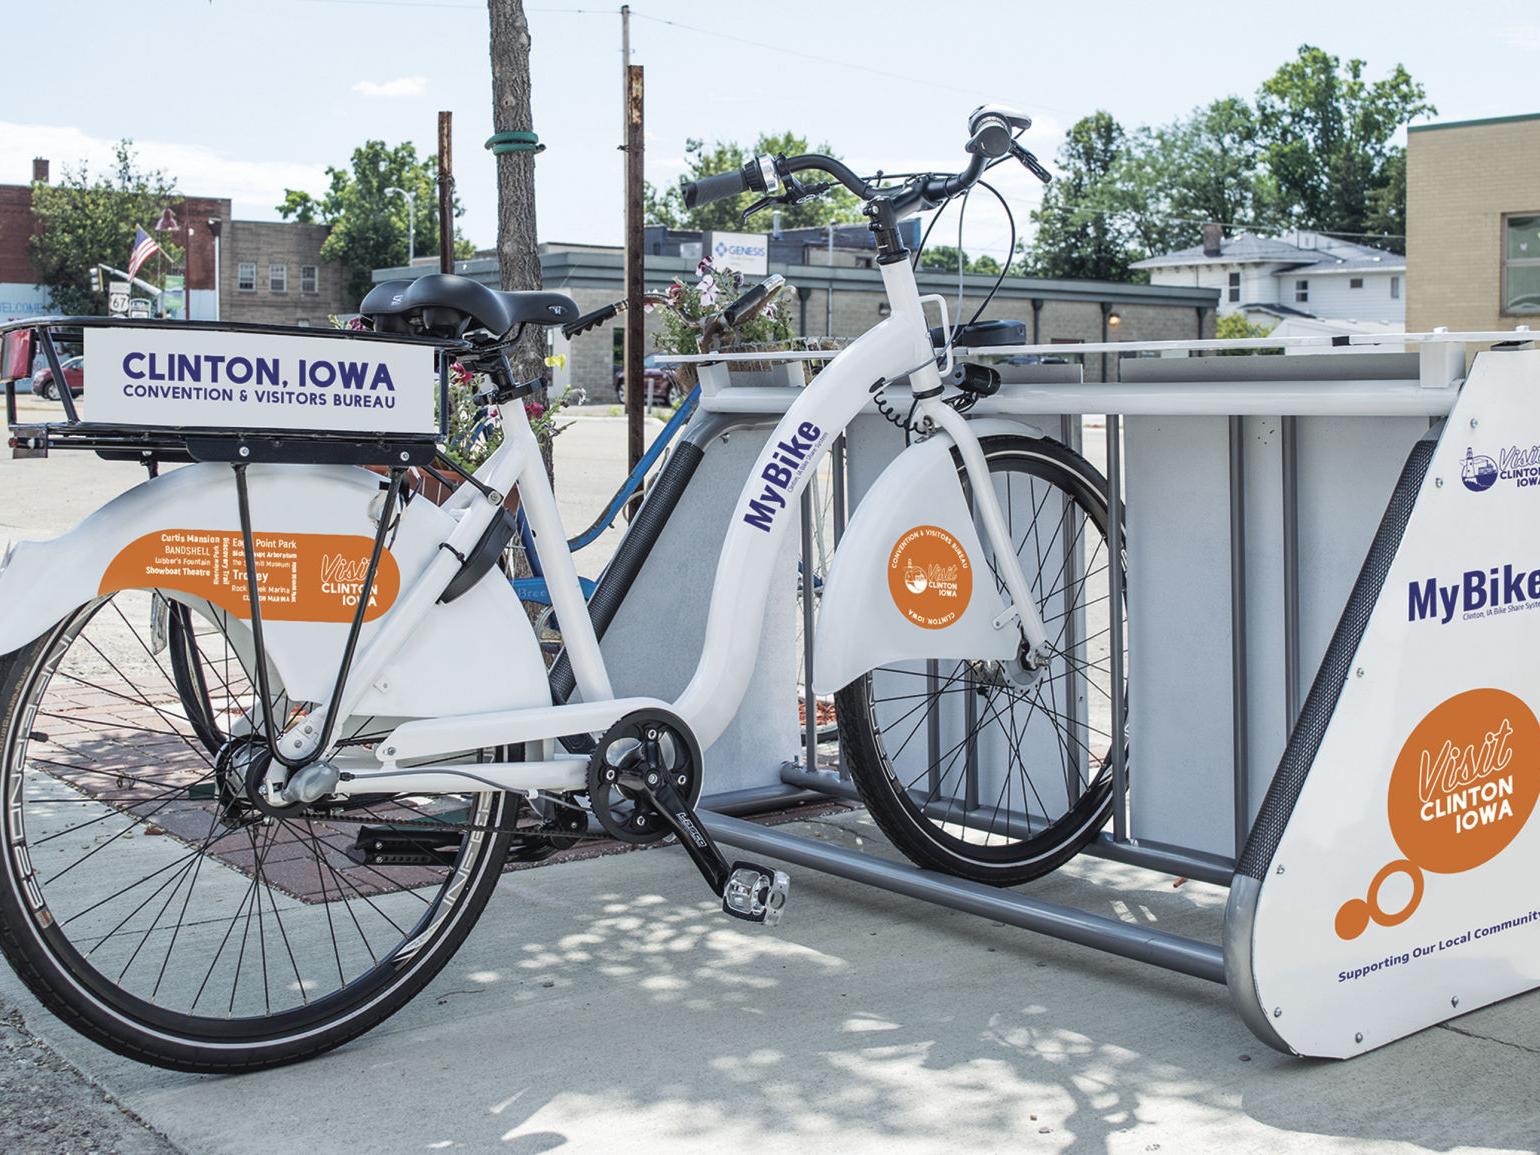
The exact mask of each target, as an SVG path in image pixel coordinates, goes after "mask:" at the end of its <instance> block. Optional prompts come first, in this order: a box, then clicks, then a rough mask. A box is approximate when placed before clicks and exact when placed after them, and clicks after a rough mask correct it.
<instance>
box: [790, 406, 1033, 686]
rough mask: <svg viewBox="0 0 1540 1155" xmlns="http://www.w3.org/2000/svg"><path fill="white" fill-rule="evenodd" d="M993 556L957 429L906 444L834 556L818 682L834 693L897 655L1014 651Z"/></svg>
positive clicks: (823, 606)
mask: <svg viewBox="0 0 1540 1155" xmlns="http://www.w3.org/2000/svg"><path fill="white" fill-rule="evenodd" d="M974 424H975V425H980V426H982V425H984V424H986V423H982V422H975V423H974ZM987 424H989V425H990V426H994V425H996V424H1000V425H1002V426H1003V428H1001V429H994V428H988V429H984V428H981V429H980V432H981V434H982V433H990V432H1010V433H1013V434H1016V435H1018V436H1019V435H1022V434H1026V435H1028V436H1031V435H1033V434H1035V433H1036V430H1033V429H1031V428H1030V427H1027V426H1024V425H1022V424H1020V423H1016V422H1010V423H1003V422H1001V423H997V422H989V423H987ZM985 556H986V555H985V552H984V548H983V545H982V543H981V542H980V540H979V536H978V531H977V530H976V529H975V528H974V525H973V516H972V514H971V513H970V512H969V510H968V505H967V502H966V500H965V499H964V497H963V489H962V482H961V479H960V476H959V474H958V471H957V463H956V460H955V459H954V458H953V456H952V439H951V438H950V437H947V436H946V435H945V434H937V435H936V436H934V437H931V438H929V439H927V440H925V441H922V442H920V443H919V444H917V445H911V446H910V447H909V448H908V449H905V450H904V451H903V452H902V453H900V454H899V455H898V456H897V457H895V458H894V459H893V460H892V461H891V462H890V463H889V464H888V467H887V468H886V469H884V470H883V471H882V474H881V475H880V476H879V477H878V478H877V480H876V481H875V482H874V483H873V484H872V487H871V488H870V489H869V490H868V491H867V492H866V494H865V496H863V497H862V498H861V501H860V504H859V505H858V506H857V507H856V511H855V514H854V515H853V516H852V517H851V519H850V525H849V527H848V528H847V529H846V531H845V533H844V536H843V537H841V539H840V544H839V548H838V550H837V551H836V552H835V555H834V561H833V563H832V564H831V565H830V568H829V576H828V579H827V581H826V582H825V584H824V590H823V596H822V597H821V598H819V599H818V622H817V629H816V632H815V634H814V639H813V687H814V689H815V690H816V691H817V692H818V693H820V694H830V693H833V692H835V691H836V690H840V689H843V688H844V687H845V686H847V685H849V684H850V683H851V682H852V681H854V680H855V679H856V678H857V677H859V676H860V675H862V674H864V673H866V672H867V671H868V670H872V669H875V668H876V667H878V666H882V665H886V664H888V663H891V662H899V661H905V660H914V659H922V658H952V659H958V658H974V659H983V658H997V659H1000V660H1006V659H1010V658H1013V657H1015V656H1016V650H1017V647H1018V646H1019V644H1020V637H1021V635H1020V633H1019V631H1018V630H1016V629H1015V628H1014V627H1012V626H1010V625H1007V626H1005V627H1003V628H1000V629H996V628H995V625H994V623H995V620H996V619H997V618H998V617H999V616H1000V614H1001V613H1003V612H1004V610H1005V601H1004V599H1003V598H1002V597H1001V595H1000V593H999V592H998V591H999V587H998V585H997V583H996V581H995V578H994V575H993V573H992V572H991V571H990V569H989V567H988V566H987V565H986V564H985V563H984V559H985ZM954 571H955V572H954Z"/></svg>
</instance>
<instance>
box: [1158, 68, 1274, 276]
mask: <svg viewBox="0 0 1540 1155" xmlns="http://www.w3.org/2000/svg"><path fill="white" fill-rule="evenodd" d="M1142 152H1143V156H1142V158H1141V159H1142V162H1143V165H1144V166H1145V168H1146V170H1147V171H1149V172H1150V173H1151V175H1152V176H1153V177H1154V180H1155V182H1157V183H1158V189H1159V194H1160V198H1161V202H1162V203H1161V207H1162V208H1163V209H1164V210H1165V216H1166V222H1165V223H1166V226H1167V228H1166V235H1165V236H1163V237H1161V238H1160V240H1159V242H1157V243H1151V244H1149V245H1147V246H1146V249H1147V251H1148V252H1152V253H1153V252H1162V251H1168V250H1169V249H1172V248H1183V247H1185V246H1187V245H1191V244H1196V243H1197V242H1198V241H1199V240H1200V239H1201V237H1202V226H1203V224H1204V222H1206V221H1217V222H1219V223H1220V224H1224V225H1226V226H1230V225H1239V226H1240V227H1237V228H1234V229H1232V230H1231V231H1236V232H1238V231H1242V229H1243V228H1252V227H1264V228H1265V227H1266V225H1267V223H1268V220H1269V218H1270V216H1271V214H1272V213H1273V211H1274V205H1273V200H1274V192H1273V186H1272V181H1271V178H1270V177H1269V175H1268V173H1267V171H1266V168H1265V166H1264V164H1263V152H1264V148H1263V142H1262V139H1261V134H1260V128H1259V125H1258V123H1257V114H1256V112H1255V110H1253V108H1252V107H1251V105H1250V104H1249V103H1248V102H1247V101H1246V100H1245V99H1244V98H1242V97H1239V96H1227V97H1224V98H1223V99H1221V100H1216V101H1213V102H1212V103H1210V104H1207V105H1204V106H1203V107H1201V108H1196V109H1194V110H1193V111H1192V113H1191V114H1190V115H1189V116H1188V117H1187V118H1186V119H1185V120H1178V121H1174V122H1173V123H1171V124H1169V125H1167V126H1166V127H1164V128H1160V129H1156V130H1155V131H1154V132H1153V133H1152V134H1151V135H1150V137H1149V139H1148V143H1147V145H1146V147H1145V148H1144V149H1143V150H1142ZM1152 240H1153V238H1152Z"/></svg>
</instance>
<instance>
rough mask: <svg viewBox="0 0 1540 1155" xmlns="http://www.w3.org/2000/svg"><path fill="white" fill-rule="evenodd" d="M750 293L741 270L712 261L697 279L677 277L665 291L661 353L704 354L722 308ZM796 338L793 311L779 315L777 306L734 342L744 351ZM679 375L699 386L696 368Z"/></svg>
mask: <svg viewBox="0 0 1540 1155" xmlns="http://www.w3.org/2000/svg"><path fill="white" fill-rule="evenodd" d="M746 287H747V284H746V281H745V278H744V276H743V274H742V273H740V272H738V270H736V269H731V268H728V267H727V266H725V265H718V264H716V263H715V262H714V261H713V260H712V259H711V258H710V257H709V256H707V257H702V258H701V260H700V263H699V264H698V265H696V266H695V277H694V278H692V279H686V278H684V277H675V278H674V280H673V282H672V283H671V284H670V285H669V286H668V288H667V289H666V290H665V291H664V293H663V296H662V303H665V304H666V305H667V306H668V307H667V308H666V309H664V310H663V311H662V318H663V327H662V329H661V330H660V331H659V332H658V333H657V335H656V336H655V337H654V339H653V344H654V347H655V348H656V349H657V351H658V352H660V353H673V354H676V355H678V354H691V353H699V352H701V347H700V335H701V328H702V326H703V325H704V324H705V323H706V321H707V320H709V319H710V318H711V317H714V316H715V315H716V314H717V312H718V311H719V310H720V309H721V308H723V307H724V306H726V305H727V304H729V303H731V302H732V301H735V300H737V299H738V298H739V297H740V296H742V294H743V291H744V289H745V288H746ZM783 292H786V293H795V292H796V290H795V289H793V288H792V287H791V286H790V285H788V286H786V288H785V289H784V290H783ZM793 336H794V330H793V328H792V324H791V317H790V316H789V311H788V310H786V309H778V308H777V307H776V303H775V302H772V303H771V304H769V305H767V306H766V307H765V308H764V309H763V310H761V311H760V312H759V314H758V315H757V316H755V317H753V318H752V319H751V320H748V321H745V322H744V323H743V324H741V325H739V326H738V328H737V331H736V333H735V334H734V336H733V337H732V341H733V346H734V347H735V348H736V347H742V346H744V345H751V346H754V347H756V348H766V349H771V348H777V347H780V348H785V347H786V342H788V341H790V340H791V339H792V337H793ZM724 348H725V347H724ZM674 374H675V376H676V377H678V379H679V383H680V384H681V385H683V386H684V387H685V388H686V389H688V388H690V387H691V386H693V385H694V384H695V378H696V374H695V366H694V365H691V364H684V365H676V366H675V367H674Z"/></svg>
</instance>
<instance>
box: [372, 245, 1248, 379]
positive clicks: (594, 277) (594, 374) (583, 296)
mask: <svg viewBox="0 0 1540 1155" xmlns="http://www.w3.org/2000/svg"><path fill="white" fill-rule="evenodd" d="M860 231H861V232H862V233H864V232H865V230H864V228H863V229H861V230H860ZM650 247H651V246H650V245H649V248H650ZM799 252H801V250H799ZM777 255H778V254H777V250H776V248H774V247H772V249H771V254H770V263H769V267H770V272H772V273H780V274H781V275H782V276H784V277H785V278H786V280H787V282H788V286H789V289H788V292H787V294H785V295H783V296H782V298H781V299H782V301H783V302H785V303H786V305H787V306H789V308H790V309H791V317H792V325H793V327H794V328H795V329H796V331H797V332H798V333H799V334H804V335H808V336H823V335H826V334H832V335H834V336H836V337H858V336H860V335H861V334H862V333H864V332H866V330H867V329H869V328H871V327H872V326H873V325H875V324H876V323H877V322H878V321H879V320H880V319H881V318H882V317H883V316H884V315H885V312H884V310H885V309H886V308H887V298H886V296H885V294H884V292H883V288H882V274H881V272H880V271H878V270H877V269H876V268H871V267H866V266H865V265H864V264H863V263H862V262H861V260H860V257H859V256H858V255H856V254H852V253H847V254H845V255H844V256H843V257H842V258H837V259H836V263H835V264H834V265H832V266H831V265H828V264H825V263H822V262H823V261H824V260H826V259H827V258H826V255H825V252H824V251H823V250H822V247H821V246H820V245H819V244H817V243H813V242H811V241H810V242H809V243H808V245H807V248H806V251H805V252H802V254H801V255H802V259H803V260H805V261H809V262H811V261H814V260H817V261H819V262H820V263H817V264H813V263H806V264H803V263H788V262H786V261H782V260H777V259H776V257H777ZM792 255H793V256H796V255H797V254H796V253H793V254H792ZM622 259H623V258H622V255H621V252H620V250H619V249H617V248H613V247H609V246H600V245H564V244H543V245H541V246H540V272H541V280H542V283H543V285H544V287H545V288H547V289H550V290H554V291H557V292H563V293H566V294H568V295H569V296H571V297H572V299H573V300H574V301H576V302H577V305H578V308H580V309H581V310H583V311H584V312H588V311H589V310H591V309H596V308H598V307H599V306H601V305H604V304H608V303H609V302H611V301H614V300H617V299H618V298H620V297H622V296H624V295H625V287H624V283H623V269H622ZM842 262H844V263H842ZM695 264H696V262H695V260H694V259H692V258H691V257H688V256H686V257H679V256H664V255H653V254H651V253H649V254H648V256H647V258H646V282H647V287H648V289H655V290H661V289H663V288H665V287H666V286H667V285H668V283H669V282H670V281H672V280H673V279H674V277H676V276H677V277H683V278H685V279H686V280H688V279H690V278H691V277H693V276H694V275H695ZM436 271H437V269H436V266H435V267H429V268H424V267H422V266H417V267H414V268H410V269H408V268H394V269H378V270H376V271H375V273H374V279H375V280H376V281H385V280H395V279H409V278H415V277H418V276H421V275H422V274H423V273H425V272H436ZM455 271H456V272H458V273H460V274H461V275H462V276H468V277H473V278H475V279H476V280H479V281H481V282H483V283H485V284H488V285H491V286H493V287H494V288H496V287H497V285H498V267H497V259H496V258H495V257H492V256H478V257H475V258H472V259H470V260H464V261H458V262H456V265H455ZM918 280H919V284H920V292H921V293H939V294H942V295H944V296H945V297H946V298H947V303H948V308H950V309H952V310H953V311H954V312H955V311H956V307H957V275H956V274H955V273H942V272H936V271H933V270H928V269H926V270H921V271H920V272H919V274H918ZM963 282H964V284H963V288H964V304H963V312H964V315H965V316H967V317H971V316H972V315H973V311H974V309H976V308H977V307H978V304H979V302H980V301H981V300H983V298H984V297H985V295H986V294H987V293H988V291H989V289H990V286H991V285H993V284H994V277H991V276H983V275H975V274H968V275H966V276H965V277H964V278H963ZM1218 303H1219V300H1218V293H1217V291H1216V290H1214V289H1208V288H1193V287H1178V286H1156V285H1133V284H1122V283H1115V282H1108V281H1048V280H1037V279H1035V278H1028V277H1007V278H1005V281H1004V282H1003V283H1002V285H1001V286H1000V291H999V292H998V293H997V294H996V295H995V298H994V300H993V301H992V302H991V303H990V305H989V307H988V308H987V309H985V310H984V314H983V319H994V318H1008V319H1013V320H1020V321H1023V322H1025V323H1026V327H1027V340H1028V341H1029V342H1031V343H1033V344H1050V343H1059V342H1065V343H1068V342H1076V341H1099V340H1102V339H1103V337H1104V336H1106V337H1110V338H1112V339H1114V340H1120V341H1136V340H1141V341H1156V340H1183V339H1187V340H1190V339H1193V338H1198V337H1212V336H1213V335H1214V317H1215V311H1216V308H1217V306H1218ZM1114 317H1115V318H1116V320H1115V321H1113V318H1114ZM1106 322H1111V323H1110V324H1106ZM645 325H646V331H647V347H648V349H649V350H650V349H652V348H653V342H654V340H655V337H656V334H657V333H658V331H659V330H660V329H661V328H662V321H661V319H660V318H659V316H658V315H657V314H656V313H650V314H648V316H647V318H646V322H645ZM622 326H623V322H622V321H621V320H618V319H617V320H614V321H610V322H608V323H607V324H605V325H602V326H600V327H599V328H597V329H594V330H591V331H590V332H588V333H585V334H583V335H582V336H580V337H577V338H575V339H574V340H573V341H571V342H570V343H568V342H565V341H563V340H562V338H561V337H560V336H559V335H554V336H553V341H554V342H555V343H556V348H557V351H559V352H565V353H566V355H567V367H566V373H570V378H569V380H570V382H571V383H572V384H575V385H579V386H582V387H583V388H585V389H586V390H587V391H588V393H589V394H590V396H595V397H600V398H602V397H607V396H608V395H609V394H608V392H607V390H612V389H613V388H614V384H613V382H614V376H615V372H616V371H617V370H618V369H619V367H620V359H621V353H620V348H621V332H622ZM1104 360H1105V361H1107V362H1110V357H1109V358H1105V359H1104V358H1103V357H1101V356H1099V355H1095V354H1092V355H1089V356H1088V357H1087V362H1088V363H1087V365H1086V377H1087V379H1089V380H1096V379H1101V378H1102V375H1103V374H1104V373H1106V374H1108V375H1111V370H1110V367H1109V364H1104ZM564 376H565V374H563V373H559V374H558V375H557V377H556V381H555V384H556V385H557V387H558V388H559V387H560V386H562V385H563V384H564V383H565V382H564V380H563V378H564Z"/></svg>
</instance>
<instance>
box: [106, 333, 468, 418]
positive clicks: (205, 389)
mask: <svg viewBox="0 0 1540 1155" xmlns="http://www.w3.org/2000/svg"><path fill="white" fill-rule="evenodd" d="M85 365H86V372H87V376H88V380H87V394H86V416H87V417H88V418H89V420H91V421H92V422H105V423H108V424H113V425H136V426H173V427H180V428H184V429H189V428H191V429H241V430H247V429H304V430H311V431H337V432H346V433H369V434H421V435H433V434H435V433H437V431H438V421H437V418H436V414H435V405H436V402H437V394H438V379H437V375H436V374H435V373H434V370H433V348H432V346H429V345H406V344H400V343H395V342H390V341H378V340H361V339H348V338H340V337H324V336H316V337H300V336H274V335H269V334H265V333H237V332H228V333H222V332H210V331H197V330H190V329H184V328H181V327H180V326H176V325H167V326H166V327H165V328H164V329H159V328H157V329H128V328H106V329H87V330H86V331H85Z"/></svg>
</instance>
